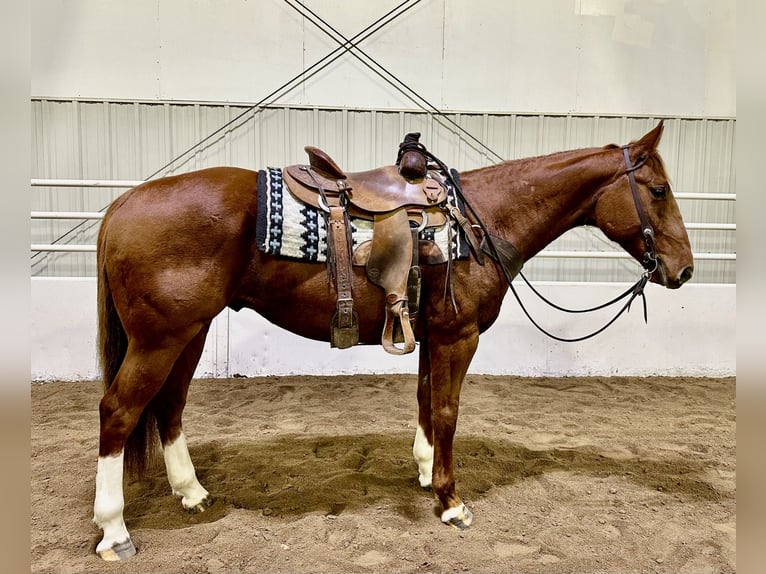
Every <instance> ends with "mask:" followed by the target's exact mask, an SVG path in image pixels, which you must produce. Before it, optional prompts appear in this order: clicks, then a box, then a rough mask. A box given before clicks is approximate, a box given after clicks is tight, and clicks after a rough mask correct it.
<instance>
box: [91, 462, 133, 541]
mask: <svg viewBox="0 0 766 574" xmlns="http://www.w3.org/2000/svg"><path fill="white" fill-rule="evenodd" d="M123 457H124V454H123V452H122V451H120V453H119V454H117V455H115V456H104V457H99V459H98V466H97V469H96V499H95V501H94V503H93V522H95V523H96V524H97V525H98V526H99V527H101V528H102V529H103V531H104V538H103V539H102V540H101V542H99V543H98V546H96V552H101V551H103V550H106V549H108V548H112V547H113V546H115V545H116V544H121V543H122V542H125V541H127V540H128V539H129V538H130V536H129V534H128V529H127V528H126V527H125V521H124V520H123V518H122V509H123V507H124V504H125V503H124V498H123V494H122V466H123Z"/></svg>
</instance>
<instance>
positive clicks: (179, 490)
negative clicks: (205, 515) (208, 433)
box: [162, 433, 208, 509]
mask: <svg viewBox="0 0 766 574" xmlns="http://www.w3.org/2000/svg"><path fill="white" fill-rule="evenodd" d="M162 454H163V456H164V458H165V469H166V470H167V473H168V482H170V488H171V489H172V490H173V494H175V495H178V496H181V497H182V498H181V504H183V507H184V508H187V509H188V508H193V507H195V506H196V505H198V504H199V503H200V502H202V501H203V500H204V499H205V498H206V497H207V496H208V491H207V490H205V489H204V488H203V487H202V485H201V484H200V483H199V481H198V480H197V473H196V472H195V471H194V465H193V464H192V460H191V457H190V456H189V447H188V446H187V445H186V437H185V436H184V433H181V434H180V435H179V436H178V438H177V439H176V440H174V441H173V442H172V443H168V444H166V445H165V447H164V449H163V451H162Z"/></svg>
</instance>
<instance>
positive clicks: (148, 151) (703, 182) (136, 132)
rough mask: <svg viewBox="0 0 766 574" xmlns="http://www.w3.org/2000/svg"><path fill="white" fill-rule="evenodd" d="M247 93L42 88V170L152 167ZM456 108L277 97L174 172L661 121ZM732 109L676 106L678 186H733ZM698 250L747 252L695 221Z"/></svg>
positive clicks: (546, 272)
mask: <svg viewBox="0 0 766 574" xmlns="http://www.w3.org/2000/svg"><path fill="white" fill-rule="evenodd" d="M247 110H248V108H247V107H246V106H241V105H214V104H193V103H189V104H187V103H152V102H86V101H53V100H33V101H32V118H33V137H32V169H33V174H32V177H33V178H60V179H110V180H111V179H115V180H116V179H122V180H141V179H145V178H147V177H148V176H150V175H151V174H153V173H154V172H155V171H157V170H159V169H160V168H162V167H163V165H165V163H166V162H168V161H170V160H171V159H173V158H174V157H176V156H177V155H179V154H181V153H182V152H184V151H186V150H187V149H189V148H190V147H192V146H194V145H195V144H196V143H197V142H199V141H200V140H202V139H203V138H205V137H206V136H208V134H211V133H213V132H216V131H217V130H219V129H220V128H221V126H223V125H224V124H226V123H228V122H230V121H231V120H233V119H234V118H236V117H238V116H239V115H241V114H242V113H243V112H247ZM448 119H449V120H450V121H451V122H454V123H455V124H457V125H459V126H460V127H461V128H462V129H464V130H466V131H467V132H468V133H470V134H471V136H473V137H474V138H475V139H476V140H478V141H480V142H483V143H484V145H485V146H486V147H487V148H489V150H491V152H488V151H487V150H486V149H484V148H483V147H482V146H481V145H480V144H478V143H476V141H474V140H473V139H472V138H471V137H462V138H461V137H458V133H459V130H458V129H457V128H456V127H455V126H454V125H452V124H451V123H450V121H447V120H445V119H444V118H435V117H433V116H430V115H428V114H426V113H424V112H415V111H396V110H357V109H323V108H300V107H272V108H269V109H265V110H262V111H260V112H257V113H256V112H253V111H251V112H247V113H245V115H244V116H243V117H242V118H240V119H239V120H238V121H237V122H235V123H234V124H233V125H231V126H229V127H227V128H226V129H224V130H222V131H220V132H219V133H217V134H216V135H215V136H214V137H212V138H210V139H209V140H207V141H206V142H205V144H204V145H202V146H201V147H200V148H197V149H196V150H195V152H194V153H192V154H190V155H188V156H187V157H185V158H184V159H183V160H182V161H179V162H177V163H175V164H173V167H172V168H171V169H170V170H167V171H164V172H163V174H170V173H181V172H185V171H190V170H193V169H199V168H202V167H208V166H214V165H234V166H240V167H245V168H250V169H260V168H264V167H266V166H283V165H288V164H291V163H296V162H299V161H303V158H304V152H303V147H304V146H305V145H309V144H310V145H316V146H319V147H322V148H323V149H326V150H327V151H328V152H329V153H330V154H331V155H333V157H335V158H336V159H337V160H338V161H339V162H340V163H341V164H342V165H343V167H344V168H346V169H348V170H350V171H354V170H364V169H369V168H371V167H375V166H379V165H384V164H389V163H392V162H393V161H394V160H395V157H396V151H397V146H398V144H399V142H400V141H401V138H402V136H403V134H405V133H407V132H409V131H420V132H421V133H422V134H423V137H422V141H424V142H425V143H426V145H427V146H428V147H429V149H431V150H432V151H433V152H434V153H435V154H436V155H437V156H439V157H440V158H441V159H442V160H443V161H445V162H446V163H447V164H448V165H452V166H457V167H458V168H459V169H463V170H465V169H471V168H474V167H481V166H485V165H489V164H491V163H495V162H496V161H497V157H496V156H495V155H494V154H497V156H500V157H502V158H504V159H514V158H520V157H529V156H535V155H540V154H545V153H551V152H555V151H560V150H565V149H573V148H581V147H590V146H600V145H604V144H606V143H627V142H628V141H629V140H631V139H635V138H636V137H638V136H640V135H642V134H643V133H645V132H647V131H649V130H650V129H651V128H652V127H654V125H655V124H656V119H655V118H650V117H613V116H570V115H525V114H500V113H498V114H492V113H459V114H458V113H455V114H450V115H449V116H448ZM734 132H735V121H734V120H733V119H731V118H721V119H714V118H713V119H710V118H707V119H700V118H667V119H666V122H665V134H664V136H663V140H662V143H661V147H660V149H661V152H662V155H663V157H664V158H665V161H666V164H667V170H668V174H669V175H670V178H671V181H672V183H673V188H674V190H675V192H676V193H689V192H693V193H734V183H735V178H734ZM123 191H124V190H122V189H108V188H107V189H103V188H45V187H34V188H32V201H31V204H32V210H34V211H99V210H101V209H102V208H104V207H105V206H106V205H107V204H108V203H109V202H110V201H112V200H113V199H114V198H115V197H117V196H118V195H119V194H120V193H122V192H123ZM679 203H680V205H681V211H682V213H683V215H684V218H685V220H686V221H687V223H734V222H735V217H734V213H735V205H734V202H733V201H711V200H690V199H681V200H679ZM97 227H98V221H90V222H85V223H80V222H78V221H71V220H64V221H61V220H59V221H49V220H33V221H32V242H33V243H42V244H45V243H51V242H54V241H56V240H58V239H59V238H62V237H63V236H66V237H65V238H64V239H61V240H60V241H61V242H72V243H78V244H93V243H95V237H96V232H97ZM690 238H691V241H692V247H693V249H694V251H695V253H734V252H736V233H735V232H734V231H719V230H691V231H690ZM612 248H613V247H612V245H611V244H610V243H609V242H608V241H607V240H606V239H605V238H604V237H603V236H602V235H601V233H600V232H599V231H597V230H596V231H593V230H589V229H577V230H573V231H572V232H570V233H567V234H566V235H564V236H563V237H561V238H560V239H558V240H557V241H556V242H554V243H553V244H552V245H551V246H550V249H552V250H567V251H569V250H598V251H600V250H610V249H612ZM638 269H639V268H638V264H636V263H635V262H633V261H631V260H622V259H618V260H596V259H575V260H570V259H548V258H540V257H538V258H535V259H533V260H532V261H530V262H529V263H528V264H527V266H526V268H525V273H526V275H527V277H528V278H530V279H532V280H562V281H563V280H567V281H632V280H633V279H634V277H635V276H636V274H637V271H638ZM32 272H33V274H34V275H55V276H83V275H85V276H92V275H94V274H95V255H94V254H93V253H41V254H39V255H34V254H33V257H32ZM694 281H696V282H705V283H711V282H713V283H733V282H735V264H734V262H733V261H719V260H698V261H697V262H696V270H695V277H694Z"/></svg>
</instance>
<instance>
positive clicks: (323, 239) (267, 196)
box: [255, 167, 470, 263]
mask: <svg viewBox="0 0 766 574" xmlns="http://www.w3.org/2000/svg"><path fill="white" fill-rule="evenodd" d="M447 196H448V198H447V201H448V203H449V204H451V205H454V206H456V207H457V208H458V209H459V210H460V212H461V213H463V214H464V207H463V205H462V202H461V201H460V200H459V199H458V198H457V197H456V195H455V193H454V191H453V190H452V189H451V188H449V189H448V194H447ZM448 221H449V223H447V224H446V225H444V226H443V227H441V228H426V229H424V230H423V231H422V232H421V233H420V239H426V240H430V241H433V242H434V243H435V244H436V245H437V246H438V247H439V249H441V251H442V254H444V256H445V259H446V258H447V256H446V254H447V249H451V251H452V258H453V259H466V258H468V256H469V255H470V248H469V247H468V243H467V242H466V241H465V239H464V238H463V236H462V234H461V232H460V231H459V228H458V226H457V224H456V223H455V222H454V221H452V220H451V219H449V220H448ZM447 225H452V226H453V228H452V243H451V245H450V237H449V236H450V232H449V231H448V229H447ZM255 237H256V243H257V246H258V249H259V250H260V251H262V252H264V253H269V254H271V255H281V256H283V257H289V258H291V259H298V260H301V261H306V262H313V263H321V262H325V261H327V230H326V227H325V222H324V214H323V212H322V211H320V210H319V209H316V208H314V207H311V206H308V205H305V204H304V203H302V202H300V201H298V200H297V199H295V197H293V195H292V194H291V193H290V191H289V190H288V189H287V186H286V185H285V183H284V180H283V178H282V169H281V168H276V167H270V168H267V169H266V170H261V171H259V172H258V219H257V222H256V230H255ZM351 239H352V248H353V249H356V248H357V247H358V246H359V245H361V244H362V243H364V242H365V241H369V240H371V239H372V221H367V220H364V219H357V218H354V217H352V218H351Z"/></svg>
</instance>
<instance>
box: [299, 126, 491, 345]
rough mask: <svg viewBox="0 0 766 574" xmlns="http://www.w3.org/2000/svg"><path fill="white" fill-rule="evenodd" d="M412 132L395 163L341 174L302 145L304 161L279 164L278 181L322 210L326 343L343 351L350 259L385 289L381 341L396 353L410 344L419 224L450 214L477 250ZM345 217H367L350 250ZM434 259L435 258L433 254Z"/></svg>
mask: <svg viewBox="0 0 766 574" xmlns="http://www.w3.org/2000/svg"><path fill="white" fill-rule="evenodd" d="M419 137H420V134H418V133H413V134H407V136H406V137H405V140H404V142H402V144H400V146H399V148H400V149H399V155H398V157H397V162H396V165H391V166H385V167H380V168H377V169H373V170H370V171H363V172H358V173H349V174H346V173H345V172H344V171H343V170H342V169H341V168H340V167H339V166H338V164H337V163H336V162H335V161H333V159H332V158H331V157H330V156H329V155H328V154H327V153H325V152H324V151H322V150H321V149H318V148H315V147H311V146H307V147H306V148H305V150H306V152H307V153H308V156H309V164H308V165H292V166H289V167H286V168H285V169H284V179H285V183H286V184H287V187H288V189H289V190H290V192H291V193H292V194H293V196H295V197H296V198H297V199H299V200H300V201H302V202H304V203H306V204H307V205H310V206H313V207H315V208H317V209H320V210H322V211H323V212H324V213H325V218H326V223H327V237H328V240H327V245H328V266H329V269H330V273H331V275H332V276H333V277H334V280H335V287H336V294H337V303H336V312H335V315H334V316H333V319H332V322H331V325H330V344H331V346H333V347H337V348H340V349H344V348H347V347H351V346H353V345H356V344H357V343H358V342H359V318H358V315H357V312H356V310H354V300H353V293H352V265H363V266H364V267H365V269H366V272H367V277H368V279H369V280H370V281H371V282H372V283H373V284H375V285H378V286H379V287H381V288H382V289H383V290H384V291H385V294H386V310H385V324H384V327H383V334H382V336H381V345H382V346H383V348H384V349H385V350H386V351H387V352H389V353H392V354H395V355H403V354H406V353H410V352H412V351H413V350H414V349H415V335H414V333H413V324H414V322H415V319H416V317H417V310H418V307H419V298H420V267H419V252H420V247H421V246H420V242H419V240H418V234H419V232H420V231H422V230H423V229H424V228H425V227H441V226H443V225H444V224H445V223H447V220H448V218H452V219H455V220H456V221H457V222H458V223H459V224H460V225H461V227H462V228H463V230H464V233H465V234H466V237H467V238H468V240H469V242H470V243H471V246H472V247H473V249H474V253H480V250H479V248H478V246H477V245H476V239H475V235H474V234H473V232H472V231H471V228H470V223H469V222H468V221H467V220H466V218H465V217H464V216H463V215H462V214H461V213H460V211H459V210H458V209H456V208H455V207H454V206H451V205H449V204H448V203H447V188H446V185H445V177H444V175H443V174H442V173H440V172H439V171H436V170H433V169H429V168H432V167H436V166H433V165H430V166H429V164H428V161H427V156H426V153H427V152H426V150H425V147H423V146H422V144H419V143H418V139H419ZM349 217H355V218H361V219H365V220H369V221H372V222H373V236H372V240H371V241H368V242H365V243H363V244H362V245H360V246H359V247H357V249H356V251H355V252H353V253H352V249H351V231H350V229H351V228H350V225H349ZM466 232H467V233H466ZM435 249H436V251H438V248H435ZM447 255H448V257H451V255H449V254H447ZM435 257H436V260H439V258H440V254H439V255H435ZM430 260H431V261H433V260H434V259H430ZM440 260H441V261H444V258H443V257H442V258H441V259H440ZM397 343H402V346H401V347H399V346H397Z"/></svg>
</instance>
